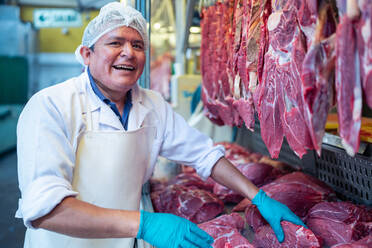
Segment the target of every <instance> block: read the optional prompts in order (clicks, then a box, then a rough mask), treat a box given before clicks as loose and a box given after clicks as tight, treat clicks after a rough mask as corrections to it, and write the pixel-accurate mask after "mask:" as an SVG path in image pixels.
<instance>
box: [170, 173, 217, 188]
mask: <svg viewBox="0 0 372 248" xmlns="http://www.w3.org/2000/svg"><path fill="white" fill-rule="evenodd" d="M167 184H168V185H179V186H185V187H196V188H198V189H203V190H207V191H209V192H213V187H214V184H215V183H214V181H213V179H211V181H209V180H207V181H203V180H202V179H201V178H200V177H199V176H198V175H197V174H196V173H195V174H194V173H180V174H178V175H177V176H175V177H173V178H171V179H170V180H169V181H168V183H167Z"/></svg>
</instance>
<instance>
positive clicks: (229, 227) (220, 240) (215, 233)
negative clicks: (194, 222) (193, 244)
mask: <svg viewBox="0 0 372 248" xmlns="http://www.w3.org/2000/svg"><path fill="white" fill-rule="evenodd" d="M199 227H200V228H201V229H203V230H204V231H206V232H207V233H209V235H211V236H212V237H213V238H214V243H213V244H212V246H213V247H214V248H253V247H254V246H252V245H251V244H250V243H249V241H248V240H247V239H246V238H245V237H243V236H242V235H241V234H240V231H242V230H243V228H244V219H243V218H242V217H241V216H240V215H239V214H237V213H232V214H229V215H222V216H220V217H218V218H216V219H213V220H210V221H208V222H205V223H202V224H199Z"/></svg>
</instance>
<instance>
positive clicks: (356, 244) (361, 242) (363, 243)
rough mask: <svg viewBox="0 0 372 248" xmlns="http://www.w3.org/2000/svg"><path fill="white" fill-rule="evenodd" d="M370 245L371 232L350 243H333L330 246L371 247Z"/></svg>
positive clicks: (342, 247)
mask: <svg viewBox="0 0 372 248" xmlns="http://www.w3.org/2000/svg"><path fill="white" fill-rule="evenodd" d="M371 247H372V234H371V235H368V236H367V237H364V238H362V239H360V240H358V241H355V242H352V243H346V244H339V245H334V246H332V247H331V248H371Z"/></svg>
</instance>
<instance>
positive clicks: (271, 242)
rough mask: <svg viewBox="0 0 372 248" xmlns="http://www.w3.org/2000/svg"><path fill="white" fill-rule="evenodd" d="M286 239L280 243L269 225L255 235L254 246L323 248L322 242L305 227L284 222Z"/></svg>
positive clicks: (269, 247) (264, 247)
mask: <svg viewBox="0 0 372 248" xmlns="http://www.w3.org/2000/svg"><path fill="white" fill-rule="evenodd" d="M281 224H282V227H283V231H284V235H285V239H284V241H283V242H282V243H279V242H278V239H277V238H276V236H275V234H274V231H273V230H272V229H271V227H270V226H269V225H265V226H261V227H260V228H258V230H257V232H256V234H255V240H254V242H253V245H254V246H255V247H260V248H272V247H276V248H281V247H282V248H288V247H291V248H317V247H319V248H320V247H322V243H321V240H320V239H319V238H317V237H316V236H315V234H314V233H313V232H312V231H311V230H310V229H306V228H305V227H303V226H298V225H295V224H292V223H290V222H287V221H282V223H281Z"/></svg>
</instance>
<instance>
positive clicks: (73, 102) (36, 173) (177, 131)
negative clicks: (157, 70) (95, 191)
mask: <svg viewBox="0 0 372 248" xmlns="http://www.w3.org/2000/svg"><path fill="white" fill-rule="evenodd" d="M87 99H88V102H89V108H86V105H85V102H86V100H87ZM132 103H133V106H132V109H131V111H130V114H129V121H128V131H130V130H135V129H138V128H140V127H141V126H143V125H154V126H156V128H157V137H156V139H155V141H154V144H153V152H152V154H151V159H150V161H151V162H150V166H149V168H148V169H147V170H146V176H145V179H144V182H146V181H147V180H148V179H149V178H150V177H151V175H152V173H153V171H154V166H155V163H156V159H157V156H159V155H160V156H163V157H166V158H167V159H169V160H172V161H175V162H177V163H181V164H185V165H189V166H192V167H193V168H195V169H196V171H197V173H198V174H199V175H200V176H201V177H202V178H203V179H206V178H208V177H209V176H210V173H211V170H212V167H213V165H214V164H215V163H216V162H217V161H218V159H220V158H221V157H222V156H223V155H224V148H223V147H222V146H213V141H212V140H211V139H210V138H209V137H207V136H206V135H204V134H202V133H200V132H199V131H197V130H196V129H194V128H191V127H190V126H188V125H187V123H186V121H185V120H184V119H183V118H182V117H181V116H180V115H178V114H177V113H175V112H174V111H173V110H172V108H171V106H170V105H169V104H168V103H167V102H166V101H164V99H163V98H162V97H161V95H160V94H158V93H157V92H154V91H151V90H147V89H142V88H140V87H139V86H138V85H135V86H134V87H133V89H132ZM87 110H88V111H91V113H92V121H93V129H94V130H106V131H107V130H123V131H124V129H123V126H122V124H121V123H120V120H119V119H118V118H117V116H116V115H115V113H114V112H113V111H112V110H111V109H110V107H109V106H107V105H106V104H105V103H104V102H102V101H101V100H100V99H99V98H98V96H97V95H96V94H95V93H94V92H93V90H92V88H91V86H90V83H89V78H88V75H87V73H86V72H84V73H82V74H81V75H80V76H79V77H75V78H71V79H69V80H67V81H65V82H63V83H60V84H57V85H54V86H51V87H48V88H46V89H43V90H41V91H40V92H38V93H36V94H35V95H34V96H32V97H31V99H30V100H29V101H28V103H27V104H26V106H25V108H24V109H23V111H22V113H21V115H20V118H19V120H18V126H17V156H18V180H19V188H20V190H21V199H20V200H19V206H18V210H17V213H16V217H18V218H23V221H24V223H25V225H26V227H28V228H33V227H32V225H31V221H33V220H35V219H38V218H40V217H42V216H44V215H46V214H48V213H49V212H50V211H51V210H53V209H54V207H55V206H56V205H57V204H59V203H60V202H61V201H62V200H63V199H64V198H65V197H67V196H76V195H77V194H78V192H75V191H73V190H72V186H71V183H72V177H73V170H74V166H75V154H76V149H77V146H78V143H79V140H80V137H81V135H82V133H83V132H84V130H85V126H86V125H85V122H86V120H85V116H86V111H87ZM92 183H94V182H92Z"/></svg>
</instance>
